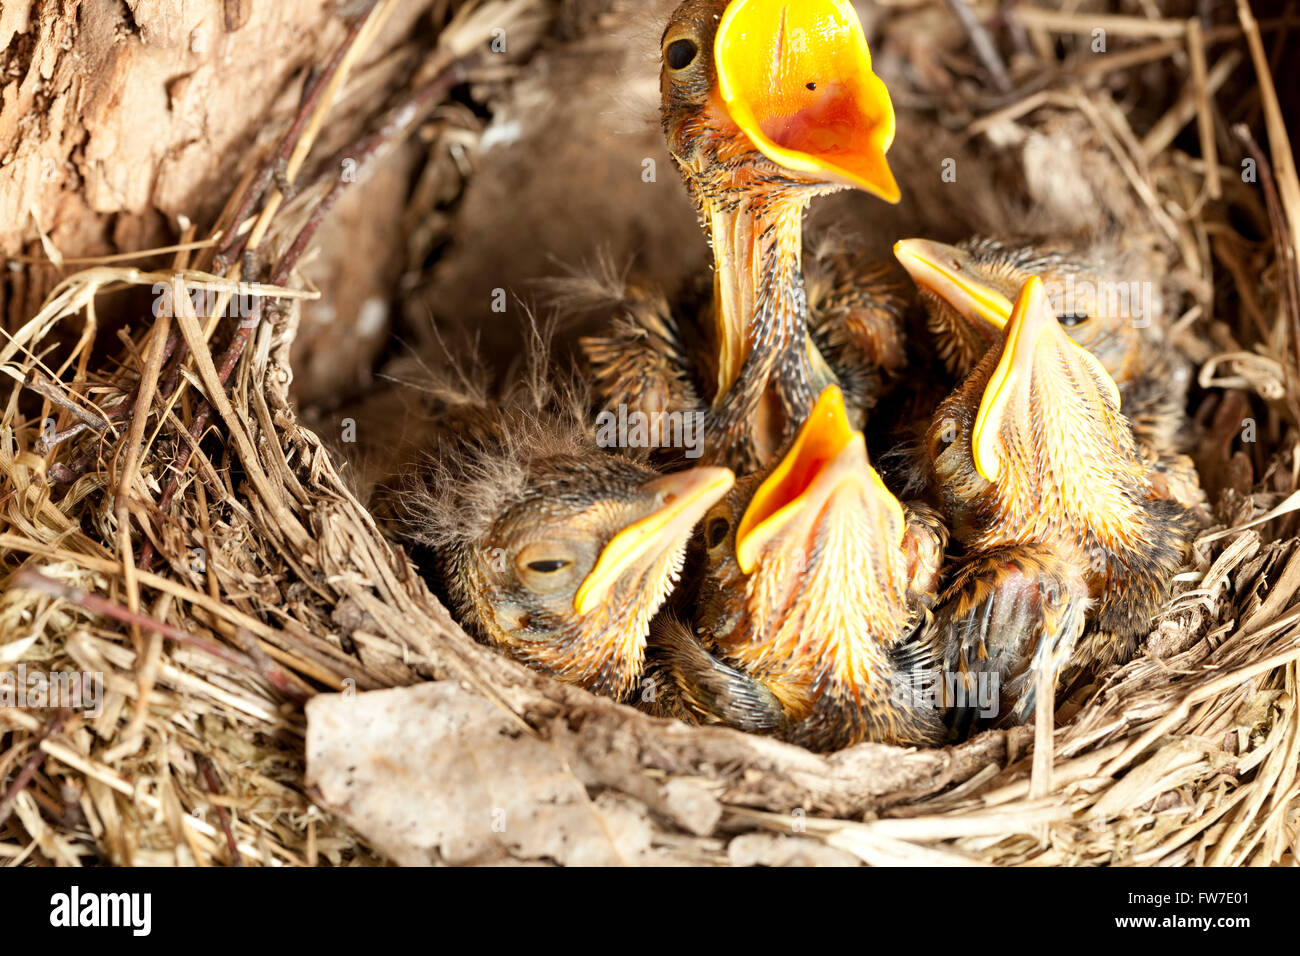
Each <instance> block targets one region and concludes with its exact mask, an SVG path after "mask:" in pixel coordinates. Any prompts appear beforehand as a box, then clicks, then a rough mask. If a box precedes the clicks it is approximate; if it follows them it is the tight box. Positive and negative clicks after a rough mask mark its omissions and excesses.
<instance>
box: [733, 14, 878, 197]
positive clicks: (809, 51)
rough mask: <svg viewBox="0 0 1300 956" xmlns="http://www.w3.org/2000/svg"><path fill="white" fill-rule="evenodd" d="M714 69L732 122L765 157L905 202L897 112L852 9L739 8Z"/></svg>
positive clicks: (787, 166) (789, 166)
mask: <svg viewBox="0 0 1300 956" xmlns="http://www.w3.org/2000/svg"><path fill="white" fill-rule="evenodd" d="M714 61H715V64H716V66H717V73H718V89H719V93H720V94H721V97H722V101H723V103H724V105H725V106H726V108H727V111H728V113H730V115H731V118H732V119H733V120H734V121H735V123H736V125H737V126H739V127H740V129H741V130H742V131H743V132H744V133H745V135H746V136H748V137H749V138H750V140H751V141H752V142H753V143H754V145H755V146H756V147H757V148H758V149H759V150H760V151H761V152H762V153H763V154H764V155H765V156H767V157H768V158H769V159H771V160H772V161H773V162H775V163H778V164H779V165H781V166H784V167H786V168H787V169H791V170H794V171H797V172H802V173H809V174H812V175H816V176H822V177H826V178H828V179H830V180H833V181H840V182H844V183H846V184H848V185H852V186H857V187H858V188H860V189H864V190H866V191H867V192H870V193H873V194H874V195H876V196H879V197H880V198H882V199H884V200H886V201H888V202H898V200H899V196H900V193H899V189H898V183H897V182H896V181H895V180H894V176H893V173H892V172H891V171H890V169H889V164H888V162H887V161H886V159H885V152H886V151H887V150H888V149H889V146H890V144H891V143H892V142H893V140H894V123H895V120H894V106H893V103H892V102H891V100H890V98H889V91H888V89H886V88H885V84H884V82H883V81H881V79H880V78H879V77H878V76H876V75H875V73H873V72H872V69H871V51H870V50H869V49H868V48H867V40H866V37H865V35H864V34H863V32H862V24H861V23H860V22H859V21H858V17H857V13H856V11H854V9H853V5H852V4H851V3H849V2H848V0H801V2H797V3H796V2H791V0H734V2H732V3H731V4H730V6H728V7H727V10H726V13H724V14H723V17H722V21H721V23H720V24H719V26H718V32H717V35H716V38H715V40H714Z"/></svg>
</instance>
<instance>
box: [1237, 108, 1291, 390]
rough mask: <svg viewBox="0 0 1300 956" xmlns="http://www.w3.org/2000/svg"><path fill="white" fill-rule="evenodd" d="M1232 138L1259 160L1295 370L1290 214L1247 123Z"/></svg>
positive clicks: (1285, 363)
mask: <svg viewBox="0 0 1300 956" xmlns="http://www.w3.org/2000/svg"><path fill="white" fill-rule="evenodd" d="M1232 135H1233V136H1235V137H1236V138H1237V139H1238V141H1240V142H1241V144H1242V145H1243V146H1244V147H1245V148H1246V152H1248V153H1249V154H1250V156H1251V158H1252V159H1254V160H1255V168H1256V169H1257V170H1258V171H1259V183H1260V186H1262V187H1263V189H1264V205H1265V207H1266V208H1267V209H1268V221H1269V226H1270V228H1271V231H1272V233H1273V251H1274V254H1275V255H1276V256H1277V268H1278V279H1279V281H1280V282H1281V283H1282V296H1281V298H1282V302H1283V304H1284V306H1285V308H1286V312H1287V316H1288V318H1289V319H1290V323H1289V326H1288V331H1289V332H1290V335H1291V347H1292V348H1294V349H1295V350H1296V365H1295V366H1294V368H1300V276H1298V275H1297V272H1296V258H1295V248H1294V247H1293V246H1292V245H1291V232H1290V229H1289V228H1288V224H1287V218H1286V210H1284V209H1283V208H1282V197H1281V195H1280V193H1279V192H1278V188H1277V182H1276V180H1275V179H1274V178H1273V166H1272V164H1271V163H1270V162H1269V161H1268V156H1267V155H1266V154H1265V153H1264V150H1263V149H1262V148H1261V147H1260V145H1259V143H1257V142H1256V141H1255V137H1254V136H1252V135H1251V132H1250V128H1249V127H1247V126H1246V125H1245V124H1244V123H1238V124H1237V125H1236V126H1233V128H1232ZM1282 364H1283V367H1284V368H1288V372H1289V373H1290V369H1291V367H1292V366H1291V364H1290V363H1289V362H1283V363H1282ZM1289 377H1290V374H1288V378H1289ZM1288 391H1289V392H1290V390H1288ZM1287 397H1288V400H1289V401H1290V403H1291V404H1292V406H1293V407H1292V414H1293V415H1298V416H1300V409H1297V408H1296V407H1295V404H1296V396H1295V394H1294V393H1293V392H1292V393H1290V394H1288V396H1287Z"/></svg>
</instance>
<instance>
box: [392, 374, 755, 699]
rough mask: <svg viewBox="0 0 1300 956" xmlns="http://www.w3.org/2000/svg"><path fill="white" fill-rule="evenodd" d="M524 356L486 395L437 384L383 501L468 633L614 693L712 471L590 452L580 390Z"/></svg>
mask: <svg viewBox="0 0 1300 956" xmlns="http://www.w3.org/2000/svg"><path fill="white" fill-rule="evenodd" d="M555 374H556V373H549V374H547V373H546V371H545V370H544V368H543V367H542V366H541V365H540V364H538V363H534V368H533V370H532V372H531V373H530V374H527V375H523V376H521V377H520V378H517V379H516V380H514V382H513V383H512V384H511V385H509V386H507V388H506V389H505V391H504V394H503V395H502V396H501V397H499V398H497V399H495V400H492V399H489V398H488V397H486V395H485V394H484V393H483V392H482V391H481V390H479V391H476V390H473V389H471V390H469V391H468V392H464V391H458V390H456V389H444V390H443V394H442V398H443V403H442V404H443V407H442V409H441V414H440V416H439V418H440V422H439V424H440V425H441V426H442V428H441V437H440V439H439V440H438V442H437V444H436V446H435V448H434V449H433V451H432V453H431V454H430V455H429V456H428V460H427V461H426V463H425V465H424V467H423V468H422V469H421V472H420V474H419V475H418V478H417V479H415V480H408V481H406V482H405V483H404V486H402V487H399V489H398V490H397V492H396V493H395V494H394V498H395V501H394V509H395V510H396V511H397V513H398V515H399V519H400V522H401V527H402V534H403V536H404V537H406V538H407V539H408V540H411V541H414V542H417V543H420V544H423V545H426V546H428V547H430V548H432V549H433V551H434V554H435V555H436V557H437V563H438V566H439V571H440V573H441V577H442V580H443V582H444V584H445V587H446V591H447V594H448V596H449V598H450V601H451V605H452V610H453V611H454V612H455V613H456V615H457V618H458V620H459V621H460V622H461V624H462V625H463V626H465V628H466V629H467V630H469V631H470V632H471V633H472V634H474V635H475V636H476V637H478V638H479V639H480V640H483V641H486V642H488V643H490V644H495V645H498V646H500V647H503V648H505V649H506V650H508V651H509V652H510V653H512V654H513V655H514V656H516V657H517V658H519V659H520V660H523V661H526V662H528V663H530V664H532V665H534V666H536V667H538V668H539V669H541V670H543V671H546V672H547V673H549V674H551V675H553V676H554V677H556V678H558V679H559V680H562V681H566V682H568V683H572V684H577V685H578V686H580V687H584V688H586V689H587V690H590V691H592V692H594V693H598V694H605V695H607V696H610V697H613V698H615V699H616V700H620V701H629V700H630V699H631V697H632V694H633V691H634V690H635V689H636V688H637V686H638V682H639V681H640V680H641V677H642V673H643V670H644V666H645V645H646V636H647V634H648V633H649V630H650V622H651V619H652V618H653V617H654V616H655V614H656V612H657V611H658V610H659V609H660V607H661V606H662V605H663V603H664V601H665V599H666V598H667V597H668V596H669V594H670V592H671V591H672V590H673V587H674V585H675V583H676V581H677V578H678V575H679V574H680V571H681V568H682V562H683V560H684V557H685V553H686V547H687V543H688V541H689V539H690V536H691V531H692V529H693V528H694V526H695V524H696V523H697V522H698V521H699V519H700V517H701V516H702V515H703V514H704V513H705V511H707V510H708V508H709V507H710V506H712V505H713V504H715V503H716V502H717V501H719V500H720V499H721V498H722V497H723V496H724V495H725V494H726V493H727V492H728V491H729V490H730V488H731V486H732V483H733V480H734V476H733V475H732V473H731V471H730V470H728V469H726V468H713V467H707V468H695V469H691V470H687V471H680V472H677V473H675V474H660V473H658V472H656V471H655V470H654V469H652V468H650V467H649V466H647V465H646V464H643V463H639V462H636V461H632V460H630V459H628V458H625V457H622V456H620V455H618V454H614V453H609V452H605V451H603V450H601V449H600V448H598V447H597V446H596V443H595V441H594V439H593V429H592V426H591V424H590V422H589V421H588V417H587V410H588V407H589V406H588V401H589V398H588V396H587V394H586V393H585V392H584V391H583V390H582V389H581V388H580V387H579V386H578V385H577V384H572V385H567V386H566V385H562V384H560V383H559V381H558V380H557V379H556V378H554V377H552V376H554V375H555Z"/></svg>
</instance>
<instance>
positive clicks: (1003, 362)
mask: <svg viewBox="0 0 1300 956" xmlns="http://www.w3.org/2000/svg"><path fill="white" fill-rule="evenodd" d="M926 440H927V448H928V451H929V454H930V458H931V461H932V462H933V465H934V470H935V475H936V477H937V479H938V482H939V488H940V491H941V494H942V495H943V497H944V499H945V503H946V504H947V506H948V510H949V513H950V515H951V517H952V518H953V522H954V530H955V531H956V533H957V534H958V536H959V537H960V536H964V535H966V534H969V533H970V532H971V531H972V529H976V530H978V531H981V532H982V533H992V534H996V535H1005V536H1010V537H1013V538H1023V539H1028V538H1037V539H1039V540H1041V539H1042V537H1043V535H1046V534H1048V533H1049V532H1051V529H1053V528H1061V527H1064V526H1068V527H1071V528H1073V529H1075V530H1076V531H1079V532H1086V533H1087V534H1089V535H1093V536H1095V537H1097V538H1099V539H1101V540H1107V539H1112V540H1113V539H1115V538H1122V537H1126V536H1128V535H1129V534H1131V533H1132V531H1133V527H1134V526H1135V524H1136V521H1135V515H1136V511H1137V505H1136V499H1135V497H1134V489H1135V488H1136V487H1138V486H1139V485H1140V484H1141V483H1142V482H1143V481H1144V477H1143V475H1144V472H1143V468H1142V465H1141V462H1140V459H1139V458H1138V455H1137V452H1136V450H1135V446H1134V440H1133V434H1132V430H1131V428H1130V426H1129V423H1128V421H1127V420H1126V419H1125V418H1124V416H1123V415H1122V414H1121V412H1120V403H1119V389H1118V387H1117V386H1116V384H1115V382H1114V380H1113V379H1112V378H1111V376H1110V375H1109V374H1108V373H1107V371H1106V369H1105V368H1104V367H1103V366H1102V364H1101V362H1100V361H1098V360H1097V358H1096V357H1094V356H1093V355H1092V353H1090V352H1088V351H1087V350H1086V349H1083V348H1081V347H1080V346H1078V345H1077V344H1076V343H1075V342H1074V341H1073V340H1072V339H1071V338H1070V336H1069V335H1067V334H1066V330H1065V329H1064V328H1063V327H1062V325H1061V323H1060V322H1059V321H1058V320H1057V316H1056V314H1055V311H1054V309H1053V307H1052V305H1051V304H1050V303H1049V301H1048V298H1047V294H1046V291H1045V290H1044V288H1043V283H1042V280H1040V279H1039V278H1038V277H1036V276H1033V277H1030V278H1029V279H1028V280H1027V281H1026V282H1025V284H1024V286H1023V288H1022V289H1021V290H1020V293H1019V295H1018V296H1017V298H1016V301H1015V304H1014V305H1013V307H1012V309H1011V314H1010V317H1009V318H1008V320H1007V322H1006V325H1005V328H1004V329H1003V334H1002V339H1001V342H1000V344H999V345H998V346H996V347H994V348H993V349H991V350H990V351H989V352H988V354H987V355H985V356H984V358H983V359H982V360H981V361H980V363H979V364H978V365H977V366H976V368H975V370H974V371H973V372H972V373H971V375H970V376H969V377H968V378H967V379H966V381H965V382H964V383H963V384H962V385H961V386H959V387H958V389H957V390H956V391H955V392H954V393H953V394H952V395H951V396H949V398H948V399H946V400H945V401H944V402H943V403H942V404H941V405H940V406H939V409H938V411H937V413H936V415H935V418H934V421H933V422H932V424H931V426H930V429H929V433H928V434H927V438H926Z"/></svg>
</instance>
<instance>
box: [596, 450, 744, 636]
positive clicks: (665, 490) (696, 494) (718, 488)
mask: <svg viewBox="0 0 1300 956" xmlns="http://www.w3.org/2000/svg"><path fill="white" fill-rule="evenodd" d="M735 481H736V476H735V475H733V474H732V473H731V469H730V468H692V469H690V470H688V471H679V472H676V473H674V474H671V475H664V476H663V477H662V478H656V479H654V480H653V481H648V482H646V483H645V485H643V486H642V488H641V492H642V494H643V495H644V496H645V498H646V500H648V501H651V502H655V503H657V507H655V509H654V510H653V511H652V512H650V514H648V515H646V516H645V517H644V518H641V519H639V520H638V521H636V522H634V523H633V524H630V525H628V526H627V527H626V528H624V529H623V530H622V531H620V532H619V533H618V534H616V535H615V536H614V537H613V539H612V540H611V541H610V542H609V544H607V545H605V549H604V550H603V551H601V553H600V557H599V558H597V559H596V566H595V567H593V568H592V569H591V573H590V574H588V575H587V577H586V578H585V579H584V580H583V582H582V584H581V585H579V587H578V591H577V593H576V594H575V595H574V596H573V609H574V610H575V611H577V612H578V614H579V615H580V616H581V615H585V614H587V613H588V612H590V611H591V610H592V609H593V608H595V607H596V606H597V605H599V604H600V603H601V602H602V601H604V600H605V599H606V598H607V597H608V596H609V594H610V592H611V591H612V590H613V587H614V584H615V582H617V581H618V579H619V578H621V577H622V576H623V574H624V573H625V572H626V571H628V570H629V569H631V568H633V567H637V566H639V565H641V564H643V563H645V562H648V561H650V560H653V559H654V558H657V557H659V556H660V555H661V554H663V553H664V552H666V551H669V550H671V549H672V548H674V547H678V546H681V547H684V546H685V544H686V540H687V538H688V537H689V536H690V533H691V529H693V528H694V527H695V525H696V522H698V521H699V520H700V519H701V518H702V517H704V513H705V512H706V511H708V510H709V509H710V508H712V507H713V506H714V504H716V503H717V502H718V501H719V500H720V499H721V498H722V496H723V495H725V494H726V493H727V492H728V491H730V490H731V486H732V485H733V484H735Z"/></svg>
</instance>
